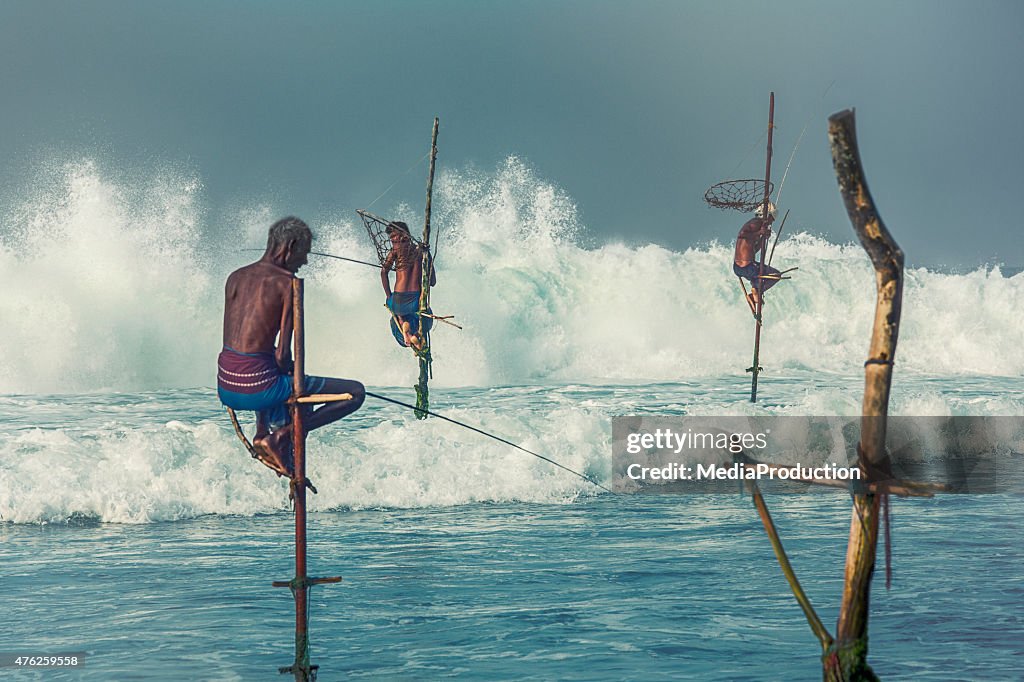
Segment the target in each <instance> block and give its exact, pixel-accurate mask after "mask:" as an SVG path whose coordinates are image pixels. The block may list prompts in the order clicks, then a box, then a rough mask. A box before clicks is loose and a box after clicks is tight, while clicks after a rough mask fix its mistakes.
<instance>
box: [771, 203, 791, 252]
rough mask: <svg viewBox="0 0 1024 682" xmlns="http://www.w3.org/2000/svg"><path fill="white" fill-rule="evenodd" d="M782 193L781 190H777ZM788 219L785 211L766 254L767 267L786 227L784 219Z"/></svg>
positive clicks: (787, 212)
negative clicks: (769, 249)
mask: <svg viewBox="0 0 1024 682" xmlns="http://www.w3.org/2000/svg"><path fill="white" fill-rule="evenodd" d="M779 191H780V192H781V191H782V188H781V187H780V188H779ZM788 217H789V209H788V208H787V209H786V215H784V216H782V223H781V224H780V225H779V231H778V232H776V233H775V241H774V242H772V250H771V251H770V252H769V253H768V265H771V264H772V258H774V257H775V246H776V245H777V244H778V243H779V237H781V236H782V228H784V227H785V226H786V218H788Z"/></svg>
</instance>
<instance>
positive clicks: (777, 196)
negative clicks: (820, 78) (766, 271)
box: [769, 80, 836, 261]
mask: <svg viewBox="0 0 1024 682" xmlns="http://www.w3.org/2000/svg"><path fill="white" fill-rule="evenodd" d="M835 84H836V82H835V80H833V81H832V82H831V83H829V84H828V87H827V88H825V91H824V92H822V93H821V99H825V95H827V94H828V91H829V90H831V89H832V86H833V85H835ZM816 113H817V112H811V115H810V116H808V117H807V121H806V122H805V123H804V127H803V130H801V131H800V135H799V136H798V137H797V138H796V144H794V145H793V151H792V152H791V153H790V155H789V161H788V162H787V163H786V170H785V171H784V172H783V173H782V182H780V183H779V191H778V192H777V193H776V194H775V205H776V206H779V205H781V204H782V188H783V187H785V186H786V176H788V175H789V167H790V166H792V165H793V157H795V156H796V150H797V148H799V147H800V141H801V140H802V139H804V133H806V132H807V126H808V125H809V124H810V123H811V119H812V118H813V117H814V115H815V114H816ZM769 261H770V259H769Z"/></svg>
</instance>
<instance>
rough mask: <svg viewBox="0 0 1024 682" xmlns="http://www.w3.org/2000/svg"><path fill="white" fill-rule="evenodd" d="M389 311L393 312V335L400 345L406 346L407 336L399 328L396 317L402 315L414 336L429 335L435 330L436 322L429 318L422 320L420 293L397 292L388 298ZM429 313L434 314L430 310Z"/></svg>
mask: <svg viewBox="0 0 1024 682" xmlns="http://www.w3.org/2000/svg"><path fill="white" fill-rule="evenodd" d="M387 305H388V310H390V311H391V313H392V315H391V335H392V336H394V337H395V341H398V345H400V346H405V336H404V335H403V334H402V330H401V329H400V328H399V327H398V321H397V320H396V319H395V315H401V316H402V319H403V320H405V321H406V322H408V323H409V331H410V332H411V333H412V334H420V333H423V334H425V333H427V332H429V331H430V330H431V328H433V326H434V320H433V319H432V318H429V317H424V318H422V319H420V292H418V291H396V292H395V293H393V294H391V295H390V296H388V304H387ZM427 312H428V313H431V314H433V311H432V310H431V309H430V308H427Z"/></svg>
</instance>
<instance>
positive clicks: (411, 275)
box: [380, 220, 437, 351]
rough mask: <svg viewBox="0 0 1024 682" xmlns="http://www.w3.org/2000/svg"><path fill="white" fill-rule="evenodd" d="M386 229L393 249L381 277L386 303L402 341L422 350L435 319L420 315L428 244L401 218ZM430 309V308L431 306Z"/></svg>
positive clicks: (434, 280) (434, 277) (432, 278)
mask: <svg viewBox="0 0 1024 682" xmlns="http://www.w3.org/2000/svg"><path fill="white" fill-rule="evenodd" d="M385 232H386V233H387V235H388V239H390V240H391V250H390V251H388V255H387V257H386V258H385V259H384V263H383V265H382V266H381V271H380V281H381V284H382V285H383V286H384V294H385V295H386V296H387V300H386V301H385V305H386V306H387V308H388V310H390V311H391V333H392V334H393V335H394V337H395V341H397V342H398V345H400V346H404V347H409V348H412V349H413V350H416V351H420V350H423V348H424V342H425V336H426V334H427V332H429V331H430V329H431V327H432V326H433V324H434V320H433V319H431V318H429V317H427V318H421V317H420V293H421V291H422V287H423V251H424V249H426V248H427V247H426V246H424V245H423V244H420V243H418V242H416V241H415V240H413V238H412V235H411V234H410V233H409V226H408V225H406V224H405V223H403V222H402V221H400V220H394V221H392V222H391V223H389V224H388V227H387V229H386V230H385ZM427 262H428V263H429V264H430V286H434V285H435V284H436V283H437V274H436V273H435V272H434V262H433V259H431V258H429V257H428V259H427ZM391 270H394V271H395V289H394V292H392V290H391ZM426 312H428V313H429V312H430V309H429V308H427V310H426Z"/></svg>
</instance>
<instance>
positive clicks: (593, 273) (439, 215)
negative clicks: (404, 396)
mask: <svg viewBox="0 0 1024 682" xmlns="http://www.w3.org/2000/svg"><path fill="white" fill-rule="evenodd" d="M203 197H204V195H203V191H202V184H201V181H200V180H199V179H197V178H196V177H195V176H194V175H190V174H188V173H173V172H154V173H152V174H151V176H145V175H143V176H127V175H125V176H116V177H115V176H114V175H113V174H111V173H108V172H105V171H104V170H102V169H100V168H99V167H98V166H97V165H96V164H95V163H90V162H83V163H77V164H68V165H64V166H59V167H56V168H55V169H54V170H53V171H52V174H51V176H49V177H48V179H47V181H46V182H39V183H37V185H36V190H35V192H34V193H33V192H31V191H30V192H27V193H26V196H25V198H24V201H23V202H22V203H21V204H20V205H18V206H15V207H13V208H11V210H10V211H9V212H8V214H6V215H5V216H4V219H3V228H2V230H3V234H2V235H0V284H2V286H3V289H4V292H5V295H4V296H3V297H2V298H0V315H2V319H3V320H4V330H3V333H2V335H0V392H5V393H35V392H81V391H99V390H105V389H106V390H156V389H161V388H166V387H192V386H210V385H212V384H213V376H214V370H213V366H214V359H215V357H216V353H217V351H218V350H219V347H220V324H221V314H222V305H223V303H222V296H223V294H222V287H223V281H224V278H225V277H226V275H227V274H228V273H229V272H230V271H231V270H233V269H235V268H237V267H240V266H241V265H243V264H245V263H246V262H249V261H251V260H252V259H253V257H254V255H258V254H254V253H243V252H241V250H240V249H241V248H243V247H246V248H262V246H263V245H264V243H265V230H266V227H267V226H268V225H269V222H270V220H271V219H272V218H274V217H278V216H279V214H281V215H283V214H285V213H289V212H292V210H291V209H290V207H286V206H282V207H281V208H280V209H279V210H278V209H275V208H274V207H270V206H268V205H266V204H260V203H255V202H254V203H253V204H252V205H251V206H246V207H240V208H239V210H238V212H237V214H235V215H234V218H232V219H230V220H223V219H221V220H219V221H218V224H217V225H211V224H209V221H208V218H207V217H206V213H207V212H206V210H205V209H204V198H203ZM435 199H436V201H435V209H436V212H435V220H436V224H437V226H438V229H439V231H440V244H439V253H438V267H439V273H438V285H437V288H436V290H435V291H434V296H433V302H434V308H435V310H436V311H437V312H438V313H439V314H454V315H456V319H457V321H458V322H459V323H460V324H462V325H463V327H464V329H463V330H462V331H459V330H456V329H454V328H449V327H446V326H440V327H438V329H437V330H436V331H435V338H434V355H435V364H434V375H435V376H434V385H435V386H437V387H444V386H488V385H509V384H537V383H547V382H555V383H565V382H582V383H616V382H651V381H670V382H671V381H686V380H703V379H705V378H709V377H715V376H720V375H723V374H732V373H737V372H742V370H743V368H744V367H746V366H747V365H748V364H749V359H750V358H749V356H750V344H751V336H752V321H751V319H750V315H749V312H748V311H747V308H746V306H745V305H744V304H743V302H742V298H741V292H740V288H739V284H738V283H737V281H736V278H735V277H734V276H733V275H732V274H731V269H730V263H731V259H732V246H731V243H730V240H731V238H732V235H731V234H729V235H723V239H722V241H721V242H715V243H711V244H701V245H695V246H693V247H691V248H689V249H686V250H684V251H681V252H680V251H673V250H671V249H667V248H664V247H661V246H657V245H653V244H646V245H644V244H640V245H635V244H623V243H619V242H608V243H604V244H600V245H597V244H592V243H590V242H589V241H588V240H589V238H588V237H587V234H586V231H585V229H584V227H583V226H582V225H581V224H580V220H579V216H578V213H577V210H576V207H575V205H574V204H573V202H572V200H571V199H570V198H569V197H568V196H567V195H566V194H565V193H564V192H563V191H562V190H561V189H560V188H559V187H558V186H557V185H556V184H554V183H552V182H549V181H546V180H544V179H542V178H540V177H539V175H538V174H537V173H536V172H535V171H533V170H532V169H530V168H529V167H528V166H526V165H525V164H524V163H523V162H521V161H519V160H517V159H515V158H510V159H509V160H507V161H506V162H505V163H503V164H501V165H500V166H499V167H498V168H497V169H495V170H493V171H489V172H484V171H479V170H458V169H456V170H447V171H445V172H443V173H441V175H440V177H439V180H438V186H437V189H436V197H435ZM377 208H378V210H379V211H380V212H381V213H383V214H386V215H389V216H392V215H394V216H398V217H402V218H405V219H407V220H410V221H411V222H412V223H415V222H416V221H417V217H416V215H417V210H418V209H414V208H410V207H409V206H406V205H397V206H391V207H388V206H386V205H385V206H379V207H377ZM739 218H741V216H738V219H739ZM738 225H739V222H737V229H738ZM313 228H314V232H315V233H316V235H317V240H316V247H317V249H318V250H323V251H327V252H330V253H338V254H339V255H346V256H350V257H357V258H369V259H372V248H371V246H370V244H369V242H368V240H367V239H366V237H365V235H364V234H362V232H361V229H360V228H359V226H358V225H357V222H356V220H355V219H354V216H349V215H347V214H344V215H337V216H334V217H332V218H330V219H329V220H326V221H323V222H321V223H320V224H314V225H313ZM584 244H587V245H586V246H584ZM775 265H777V266H779V267H782V268H787V267H792V266H799V268H800V269H799V270H797V271H796V272H794V273H793V279H792V280H790V281H786V282H783V283H782V284H780V285H779V286H778V287H776V288H775V289H773V290H772V292H771V295H770V296H769V297H768V299H767V303H766V311H765V328H764V332H763V348H762V364H763V365H764V366H765V367H766V370H767V371H768V372H769V373H773V372H774V373H778V372H785V371H788V370H800V371H807V370H809V371H818V372H834V373H848V372H850V371H852V370H855V369H856V368H858V367H859V366H860V364H861V363H863V361H864V358H865V357H866V353H867V340H868V335H869V332H870V325H871V317H872V315H873V310H874V297H875V294H874V276H873V274H872V271H871V267H870V264H869V262H868V261H867V259H866V257H865V256H864V254H863V251H862V249H860V247H859V246H856V245H853V244H841V245H837V244H832V243H829V242H827V241H825V240H823V239H821V238H819V237H816V236H814V235H811V234H807V233H797V234H794V235H792V236H790V237H787V239H785V240H784V241H783V242H782V243H781V244H780V245H779V248H778V250H777V252H776V258H775ZM301 274H302V275H303V276H304V277H306V278H307V279H308V280H309V284H308V285H307V288H306V290H307V299H306V300H307V325H306V331H307V348H308V364H307V369H308V371H309V372H310V373H314V374H331V375H338V376H345V377H352V378H358V379H360V380H362V381H363V382H364V383H367V384H369V385H376V386H381V385H391V386H408V385H411V384H412V383H413V381H414V380H415V373H416V366H415V363H414V362H412V358H411V356H410V354H409V352H408V351H407V350H406V349H403V348H400V347H398V346H397V344H395V343H394V342H393V340H392V339H391V336H390V333H389V332H388V328H387V320H388V317H387V314H386V313H385V311H384V307H383V303H384V296H383V291H382V289H381V286H380V281H379V278H378V276H377V273H374V272H373V271H371V270H369V269H368V268H366V267H365V266H359V265H355V264H350V263H344V262H342V261H335V260H332V259H323V258H321V259H319V260H318V259H316V257H311V262H310V264H309V265H308V266H307V267H306V268H304V269H303V270H302V273H301ZM1021 307H1024V275H1022V274H1017V275H1014V276H1012V277H1007V276H1004V275H1003V274H1002V273H1001V271H1000V270H999V269H998V268H995V267H993V268H979V269H978V270H976V271H974V272H970V273H966V274H945V273H938V272H933V271H929V270H926V269H922V268H909V269H908V272H907V284H906V290H905V293H904V314H903V327H902V330H901V337H900V354H899V357H898V358H897V371H898V372H901V373H908V372H909V373H915V374H936V375H939V376H970V375H998V376H1020V375H1021V374H1022V373H1024V356H1020V355H1019V354H1013V353H1009V352H1007V349H1010V348H1014V347H1016V344H1017V343H1018V342H1019V339H1020V338H1022V337H1024V320H1021V318H1020V317H1019V316H1015V315H1012V314H1011V311H1013V310H1015V309H1018V308H1021Z"/></svg>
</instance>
